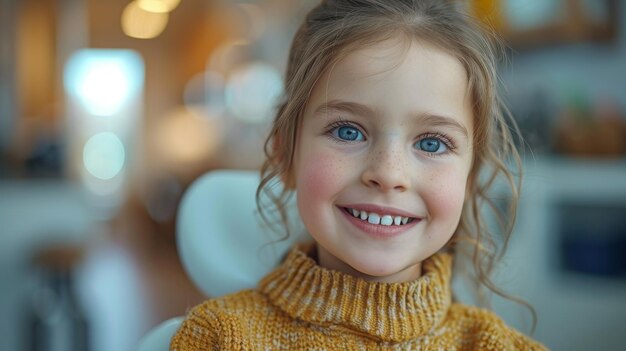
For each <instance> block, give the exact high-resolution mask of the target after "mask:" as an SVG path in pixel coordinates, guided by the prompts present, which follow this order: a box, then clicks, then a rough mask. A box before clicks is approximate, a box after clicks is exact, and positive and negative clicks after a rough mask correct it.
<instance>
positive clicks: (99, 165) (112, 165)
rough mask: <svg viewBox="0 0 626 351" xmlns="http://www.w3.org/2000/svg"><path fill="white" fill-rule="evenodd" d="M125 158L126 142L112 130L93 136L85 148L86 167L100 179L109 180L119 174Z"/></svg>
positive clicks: (84, 159) (84, 162) (84, 160)
mask: <svg viewBox="0 0 626 351" xmlns="http://www.w3.org/2000/svg"><path fill="white" fill-rule="evenodd" d="M125 159H126V152H125V150H124V144H122V141H121V140H120V138H118V136H117V135H115V134H114V133H111V132H102V133H98V134H96V135H94V136H92V137H91V138H89V140H87V142H86V143H85V147H84V148H83V164H84V166H85V169H86V170H87V172H89V173H90V174H91V175H93V176H94V177H96V178H98V179H102V180H108V179H111V178H114V177H115V176H117V175H118V174H119V173H120V171H121V170H122V168H123V167H124V162H125Z"/></svg>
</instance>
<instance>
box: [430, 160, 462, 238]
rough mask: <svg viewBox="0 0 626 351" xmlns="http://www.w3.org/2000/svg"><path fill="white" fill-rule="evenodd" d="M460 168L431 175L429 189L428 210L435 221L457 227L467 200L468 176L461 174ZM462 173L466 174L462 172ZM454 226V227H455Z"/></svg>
mask: <svg viewBox="0 0 626 351" xmlns="http://www.w3.org/2000/svg"><path fill="white" fill-rule="evenodd" d="M459 173H460V172H459V171H458V170H447V171H444V172H438V173H437V174H433V175H431V177H432V178H431V179H432V182H431V185H432V186H431V187H430V188H429V190H428V193H427V195H426V194H425V196H428V199H425V200H426V202H427V203H428V210H429V214H430V216H431V217H433V220H434V221H438V222H439V223H440V224H443V222H445V224H446V226H453V227H454V228H456V225H457V224H458V221H459V219H460V217H461V212H462V210H463V203H464V201H465V186H466V178H467V177H463V176H459ZM461 174H464V173H462V172H461ZM454 228H453V229H454Z"/></svg>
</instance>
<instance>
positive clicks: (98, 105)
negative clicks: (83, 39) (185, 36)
mask: <svg viewBox="0 0 626 351" xmlns="http://www.w3.org/2000/svg"><path fill="white" fill-rule="evenodd" d="M142 81H143V64H142V62H141V58H140V57H139V55H137V54H136V53H135V52H133V51H130V50H100V49H88V50H81V51H78V52H77V53H75V54H74V55H73V56H72V57H71V58H70V59H69V61H68V63H67V66H66V70H65V77H64V84H65V89H66V90H67V92H68V93H69V94H70V95H72V96H73V97H75V98H76V99H77V100H78V101H79V102H80V104H81V105H82V106H83V107H84V108H85V110H87V112H89V113H90V114H92V115H95V116H111V115H113V114H116V113H117V112H119V111H120V110H121V109H122V108H123V107H124V106H125V105H126V103H127V102H128V101H129V100H130V99H132V98H133V97H134V96H135V95H136V94H137V93H138V92H139V90H140V87H141V83H142Z"/></svg>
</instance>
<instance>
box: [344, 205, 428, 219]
mask: <svg viewBox="0 0 626 351" xmlns="http://www.w3.org/2000/svg"><path fill="white" fill-rule="evenodd" d="M339 206H340V207H347V208H353V209H355V210H359V211H365V212H367V213H371V212H374V213H376V214H379V215H392V216H401V217H410V218H419V216H417V215H416V214H413V213H409V212H407V211H403V210H401V209H398V208H395V207H389V206H379V205H373V204H345V205H339Z"/></svg>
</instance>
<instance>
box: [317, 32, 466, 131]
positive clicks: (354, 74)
mask: <svg viewBox="0 0 626 351" xmlns="http://www.w3.org/2000/svg"><path fill="white" fill-rule="evenodd" d="M467 92H468V79H467V74H466V71H465V69H464V67H463V65H462V64H461V62H460V61H459V60H458V59H457V58H456V57H454V56H452V55H451V54H449V53H447V52H445V51H444V50H442V49H439V48H437V47H435V46H433V45H431V44H429V43H426V42H423V41H405V40H394V39H387V40H385V41H382V42H379V43H376V44H373V45H371V46H368V47H366V48H361V49H356V50H352V51H349V52H347V53H345V54H344V55H342V57H341V58H340V59H339V60H338V61H337V62H336V63H335V64H334V65H332V66H331V67H330V68H329V69H328V70H327V71H326V72H325V73H324V74H323V75H322V77H321V78H320V80H319V81H318V83H317V85H316V86H315V88H314V90H313V94H312V96H311V98H310V102H311V104H310V107H313V106H314V105H318V104H320V103H323V102H324V101H329V100H347V101H354V102H358V103H364V104H367V105H369V106H371V107H373V108H374V109H380V110H384V112H390V113H391V112H400V111H407V110H409V111H410V112H411V113H424V112H427V113H437V114H443V115H449V116H458V117H459V119H463V120H465V122H466V123H465V124H466V125H467V124H470V123H471V107H470V106H471V103H470V97H469V94H468V93H467ZM390 110H393V111H390ZM468 127H469V125H468Z"/></svg>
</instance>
